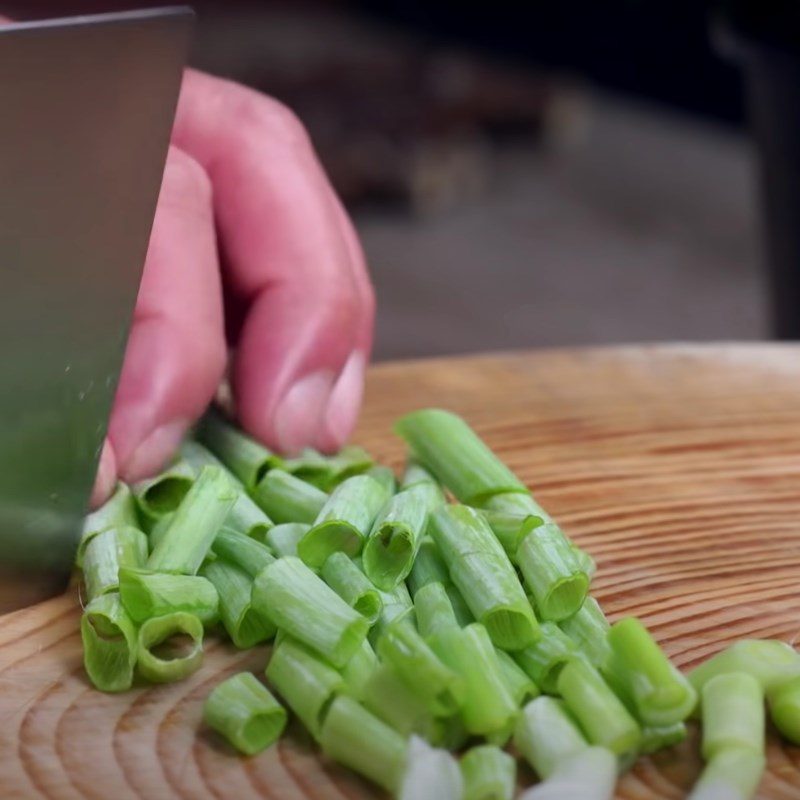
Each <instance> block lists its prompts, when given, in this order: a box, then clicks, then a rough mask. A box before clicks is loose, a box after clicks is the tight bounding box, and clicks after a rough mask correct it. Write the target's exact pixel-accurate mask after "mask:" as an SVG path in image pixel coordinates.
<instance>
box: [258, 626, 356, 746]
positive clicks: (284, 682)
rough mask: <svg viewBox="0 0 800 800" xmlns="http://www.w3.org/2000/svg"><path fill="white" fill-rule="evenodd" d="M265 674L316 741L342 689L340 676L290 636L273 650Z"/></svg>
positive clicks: (344, 686)
mask: <svg viewBox="0 0 800 800" xmlns="http://www.w3.org/2000/svg"><path fill="white" fill-rule="evenodd" d="M266 675H267V680H268V681H269V682H270V684H271V685H272V686H273V688H274V689H275V691H276V692H277V693H278V694H279V695H280V696H281V697H282V698H283V699H284V700H285V701H286V704H287V705H288V706H289V708H291V710H292V711H294V713H295V714H297V716H298V717H299V718H300V721H301V722H302V723H303V725H305V727H306V728H307V730H308V732H309V733H310V734H311V735H312V736H313V737H314V738H315V739H317V740H318V739H319V735H320V732H321V730H322V723H323V722H324V721H325V715H326V714H327V713H328V709H329V708H330V705H331V703H332V702H333V698H334V697H335V696H336V695H337V694H339V693H340V692H343V691H345V689H346V685H345V681H344V680H343V678H342V676H341V675H340V674H339V673H338V672H337V671H336V670H335V669H334V668H333V667H331V666H330V665H329V664H327V663H326V662H325V661H323V660H322V659H321V658H320V657H319V656H318V655H317V654H316V653H314V652H313V651H312V650H310V649H309V648H308V647H306V646H305V645H304V644H302V643H301V642H298V641H297V640H296V639H293V638H292V637H291V636H285V637H284V638H283V639H281V641H280V643H278V644H276V645H275V646H274V647H273V649H272V655H271V656H270V660H269V663H268V664H267V671H266Z"/></svg>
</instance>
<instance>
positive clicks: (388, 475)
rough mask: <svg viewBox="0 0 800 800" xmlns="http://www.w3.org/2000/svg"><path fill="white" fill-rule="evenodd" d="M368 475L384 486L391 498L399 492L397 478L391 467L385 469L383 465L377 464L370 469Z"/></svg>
mask: <svg viewBox="0 0 800 800" xmlns="http://www.w3.org/2000/svg"><path fill="white" fill-rule="evenodd" d="M366 474H367V475H369V476H370V478H372V480H374V481H377V482H378V483H379V484H380V485H381V486H383V488H384V489H385V490H386V494H387V495H388V496H389V497H391V496H392V495H393V494H394V493H395V492H396V491H397V478H396V477H395V474H394V470H393V469H392V468H391V467H384V466H383V465H382V464H376V465H375V466H374V467H370V468H369V469H368V470H367V472H366Z"/></svg>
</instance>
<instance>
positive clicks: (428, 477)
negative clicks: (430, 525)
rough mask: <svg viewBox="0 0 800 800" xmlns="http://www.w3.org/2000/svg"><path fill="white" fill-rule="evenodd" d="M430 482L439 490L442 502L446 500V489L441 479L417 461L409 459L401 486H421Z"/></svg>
mask: <svg viewBox="0 0 800 800" xmlns="http://www.w3.org/2000/svg"><path fill="white" fill-rule="evenodd" d="M423 483H424V484H428V485H429V486H432V487H433V488H435V489H436V490H438V492H439V499H440V503H444V502H445V496H444V491H443V490H442V487H441V485H440V484H439V481H437V480H436V478H434V477H433V475H432V474H431V473H430V472H429V471H428V470H427V469H425V467H423V466H422V464H420V463H418V462H417V461H409V462H408V463H407V464H406V469H405V472H404V473H403V480H402V481H401V482H400V488H401V489H403V490H405V489H410V488H411V487H412V486H419V485H420V484H423Z"/></svg>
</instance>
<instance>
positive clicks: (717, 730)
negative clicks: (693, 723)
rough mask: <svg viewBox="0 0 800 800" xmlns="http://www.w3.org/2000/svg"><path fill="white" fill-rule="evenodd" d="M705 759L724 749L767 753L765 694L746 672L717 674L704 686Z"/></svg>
mask: <svg viewBox="0 0 800 800" xmlns="http://www.w3.org/2000/svg"><path fill="white" fill-rule="evenodd" d="M701 707H702V710H703V758H705V759H706V760H707V761H710V760H711V759H712V758H714V756H716V755H717V754H718V753H720V752H722V751H723V750H728V749H730V748H734V747H735V748H750V749H751V750H753V751H755V752H757V753H763V752H764V693H763V691H762V690H761V686H760V684H759V682H758V681H757V680H756V679H755V678H754V677H753V676H752V675H748V674H747V673H746V672H728V673H726V674H723V675H717V676H716V677H714V678H712V679H711V680H710V681H708V683H706V685H705V686H703V691H702V699H701Z"/></svg>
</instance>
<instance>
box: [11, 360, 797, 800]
mask: <svg viewBox="0 0 800 800" xmlns="http://www.w3.org/2000/svg"><path fill="white" fill-rule="evenodd" d="M428 405H438V406H442V407H445V408H450V409H453V410H455V411H457V412H459V413H461V414H463V415H464V416H465V417H466V418H467V419H468V420H469V421H470V422H471V423H472V424H473V425H474V426H475V427H476V428H477V429H478V431H479V432H480V433H481V434H482V435H483V436H485V437H486V439H487V441H488V442H489V444H490V445H491V446H492V447H494V448H495V449H496V450H497V452H498V453H499V454H500V456H501V457H502V458H503V459H505V460H506V462H507V463H508V464H509V465H510V466H511V467H512V469H514V470H516V471H517V472H518V473H519V475H520V476H521V477H522V478H523V479H524V480H525V481H526V482H527V483H528V484H529V485H530V486H531V487H532V488H533V490H534V491H535V493H536V496H537V498H538V499H539V500H541V501H542V503H543V504H544V505H545V507H546V508H548V510H550V512H551V513H552V514H553V515H554V516H555V517H556V518H557V519H558V520H559V521H560V522H561V523H562V525H563V527H564V528H565V529H566V531H567V532H568V533H569V535H571V536H573V537H574V538H575V539H576V540H577V541H578V542H579V543H580V544H581V546H583V547H585V548H587V549H588V550H589V551H590V552H591V553H592V554H593V555H594V556H595V557H596V558H597V561H598V564H599V571H598V575H597V576H596V579H595V583H594V592H595V593H596V596H597V597H598V598H599V599H600V601H601V602H602V604H603V606H604V608H605V609H606V611H607V612H608V613H609V615H610V616H611V617H612V618H617V617H620V616H623V615H629V614H636V615H638V616H640V617H641V618H642V619H643V620H644V622H645V623H646V624H647V625H648V626H650V628H651V630H652V631H653V632H654V634H655V636H656V637H657V638H658V640H659V641H660V642H661V643H662V644H663V646H664V647H665V648H666V649H667V651H668V652H669V653H670V655H671V656H673V657H674V658H675V660H676V662H677V663H678V664H679V665H681V666H682V667H690V666H692V665H693V664H695V663H697V662H698V661H699V660H701V659H703V658H705V657H706V656H708V655H710V654H712V653H714V652H715V651H716V650H718V649H719V648H720V647H721V646H723V645H724V644H726V643H728V642H732V641H734V640H736V639H739V638H743V637H754V636H769V637H779V638H782V639H786V640H787V641H794V639H795V638H796V637H797V635H798V631H800V348H798V347H792V346H774V345H763V346H762V345H744V346H709V347H696V346H671V347H626V348H611V349H592V350H563V351H545V352H537V353H521V354H513V355H497V356H486V357H470V358H458V359H441V360H431V361H417V362H407V363H393V364H384V365H380V366H378V367H375V368H374V369H373V370H372V372H371V373H370V376H369V385H368V392H367V401H366V407H365V410H364V414H363V417H362V421H361V425H360V428H359V430H358V435H357V437H356V438H357V440H358V442H359V443H361V444H363V445H364V446H365V447H367V448H368V449H369V450H370V451H371V452H372V453H373V454H374V455H375V456H376V457H377V458H379V459H381V460H383V461H385V462H387V463H389V464H391V465H393V466H395V467H399V466H400V464H401V463H402V460H403V448H402V446H401V445H400V443H399V441H398V440H397V439H396V438H395V437H394V436H393V435H392V431H391V425H392V421H393V420H394V419H395V418H396V417H397V416H399V415H400V414H402V413H404V412H406V411H409V410H411V409H414V408H418V407H421V406H428ZM78 612H79V608H78V603H77V600H76V597H75V596H74V595H72V594H70V595H68V596H64V597H60V598H57V599H55V600H52V601H49V602H46V603H43V604H41V605H38V606H35V607H31V608H28V609H26V610H24V611H20V612H16V613H14V614H9V615H7V616H5V617H2V618H0V797H2V798H6V799H7V798H38V797H47V798H81V797H88V798H98V800H101V799H102V800H108V799H109V798H111V799H112V800H127V798H147V800H157V799H158V798H172V797H180V798H193V799H194V798H212V797H220V798H221V797H231V798H237V799H238V800H241V799H242V798H252V797H265V798H275V799H277V798H280V800H284V799H285V800H302V799H303V798H319V800H344V799H345V798H351V799H353V800H355V799H356V798H368V797H376V796H378V794H377V793H376V792H374V790H373V789H372V788H371V787H370V786H368V785H367V784H366V783H364V782H362V781H361V780H359V779H358V778H356V777H354V776H353V775H351V774H349V773H348V772H346V771H345V770H342V769H339V768H336V767H335V766H332V765H330V764H326V763H324V761H323V760H322V759H320V758H319V757H318V756H317V755H316V754H315V752H314V749H313V747H312V746H311V745H310V743H309V740H308V738H307V736H305V735H304V733H303V732H302V731H301V730H300V729H299V727H298V726H293V727H291V729H290V733H289V735H288V736H287V737H286V738H285V739H284V740H282V742H281V743H280V745H279V746H277V747H273V748H272V749H270V750H269V751H268V752H266V753H264V754H262V755H260V756H258V757H255V758H251V759H244V758H239V757H237V756H235V755H233V754H232V752H231V751H230V750H229V749H228V748H227V747H226V746H225V745H223V744H222V743H221V742H220V741H219V740H218V739H216V737H214V736H212V735H210V734H209V733H208V732H207V731H205V730H204V729H203V728H202V725H201V723H200V710H201V705H202V702H203V699H204V697H205V696H206V695H207V694H208V692H209V690H210V689H211V687H212V686H214V684H215V683H216V682H217V681H219V680H220V679H221V678H223V677H225V676H226V675H228V674H230V673H231V672H234V671H237V670H241V669H255V670H259V669H261V668H262V667H263V665H264V663H265V659H266V650H265V649H263V648H262V649H258V650H254V651H250V652H246V653H240V652H237V651H235V650H234V649H233V648H231V647H229V646H227V645H224V644H220V643H217V642H211V643H209V645H208V648H207V651H206V657H205V663H204V666H203V668H202V669H201V670H200V671H199V672H197V673H196V674H195V675H193V676H192V677H191V678H190V679H189V680H187V681H185V682H183V683H179V684H174V685H171V686H162V687H156V688H142V689H135V690H133V691H131V692H129V693H127V694H124V695H116V696H109V695H103V694H101V693H100V692H97V691H94V690H93V689H92V688H91V687H90V686H89V684H88V683H87V681H86V679H85V677H84V675H83V672H82V668H81V647H80V640H79V636H78V633H77V631H78ZM698 769H699V759H698V756H697V741H696V736H694V737H693V738H692V741H690V742H688V743H686V744H684V745H682V746H680V747H679V748H677V749H675V750H671V751H668V752H663V753H660V754H658V755H656V756H655V757H654V758H649V759H641V760H640V761H639V762H638V764H637V765H636V766H635V767H634V769H633V770H632V771H631V772H630V773H629V774H628V775H626V776H625V778H624V779H623V780H622V781H621V783H620V787H619V794H618V796H619V797H620V798H627V799H628V800H655V799H656V798H659V799H660V798H665V799H666V798H676V799H677V798H681V797H684V796H685V794H686V790H687V788H688V787H689V786H690V785H691V783H692V781H693V779H694V778H695V777H696V775H697V771H698ZM521 777H522V780H523V781H525V782H531V781H532V780H533V779H532V776H531V774H530V773H529V772H527V771H523V773H522V776H521ZM759 797H760V798H764V799H766V798H770V800H784V799H785V800H790V798H800V748H795V747H788V746H785V745H782V744H781V743H780V742H779V741H778V740H777V738H776V737H774V736H771V737H770V740H769V771H768V774H767V775H766V776H765V778H764V780H763V782H762V785H761V789H760V793H759ZM576 800H577V799H576Z"/></svg>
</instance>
